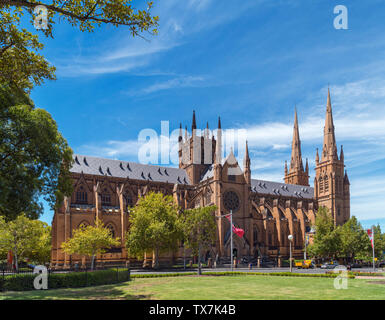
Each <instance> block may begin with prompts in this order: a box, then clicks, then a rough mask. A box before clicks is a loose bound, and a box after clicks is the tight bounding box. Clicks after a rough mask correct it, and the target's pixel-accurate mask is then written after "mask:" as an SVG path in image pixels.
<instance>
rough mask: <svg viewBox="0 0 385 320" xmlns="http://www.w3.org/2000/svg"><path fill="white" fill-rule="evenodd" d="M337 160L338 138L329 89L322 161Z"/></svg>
mask: <svg viewBox="0 0 385 320" xmlns="http://www.w3.org/2000/svg"><path fill="white" fill-rule="evenodd" d="M333 158H334V159H336V158H337V146H336V138H335V134H334V124H333V112H332V103H331V99H330V89H329V88H328V98H327V103H326V117H325V127H324V144H323V148H322V161H325V160H328V159H333Z"/></svg>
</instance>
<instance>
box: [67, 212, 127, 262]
mask: <svg viewBox="0 0 385 320" xmlns="http://www.w3.org/2000/svg"><path fill="white" fill-rule="evenodd" d="M115 246H120V240H119V238H115V239H114V238H113V237H112V234H111V231H110V230H109V229H107V228H105V227H104V225H103V223H102V221H101V220H99V219H98V218H96V220H95V226H91V225H89V226H84V225H82V226H80V228H78V229H75V230H73V235H72V238H70V239H68V240H67V241H65V242H63V243H62V248H63V250H64V252H66V253H68V254H74V253H75V254H79V255H83V256H89V257H92V269H93V266H94V259H95V256H96V255H97V254H102V253H105V252H106V249H109V248H111V247H115Z"/></svg>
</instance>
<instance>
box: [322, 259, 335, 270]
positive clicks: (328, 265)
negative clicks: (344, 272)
mask: <svg viewBox="0 0 385 320" xmlns="http://www.w3.org/2000/svg"><path fill="white" fill-rule="evenodd" d="M338 265H339V264H338V262H333V261H332V262H326V263H324V264H322V265H321V269H334V268H335V267H337V266H338Z"/></svg>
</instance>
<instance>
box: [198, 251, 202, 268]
mask: <svg viewBox="0 0 385 320" xmlns="http://www.w3.org/2000/svg"><path fill="white" fill-rule="evenodd" d="M201 274H202V266H201V246H200V244H198V276H200V275H201Z"/></svg>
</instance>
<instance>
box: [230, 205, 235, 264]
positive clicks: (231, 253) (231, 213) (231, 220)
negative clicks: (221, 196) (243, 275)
mask: <svg viewBox="0 0 385 320" xmlns="http://www.w3.org/2000/svg"><path fill="white" fill-rule="evenodd" d="M230 229H231V236H230V237H231V238H230V241H231V244H230V251H231V252H230V255H231V262H230V263H231V271H233V267H234V266H233V264H234V262H233V259H234V258H233V210H230Z"/></svg>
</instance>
